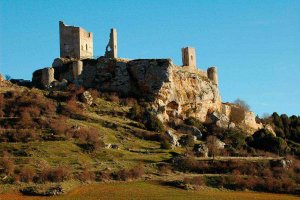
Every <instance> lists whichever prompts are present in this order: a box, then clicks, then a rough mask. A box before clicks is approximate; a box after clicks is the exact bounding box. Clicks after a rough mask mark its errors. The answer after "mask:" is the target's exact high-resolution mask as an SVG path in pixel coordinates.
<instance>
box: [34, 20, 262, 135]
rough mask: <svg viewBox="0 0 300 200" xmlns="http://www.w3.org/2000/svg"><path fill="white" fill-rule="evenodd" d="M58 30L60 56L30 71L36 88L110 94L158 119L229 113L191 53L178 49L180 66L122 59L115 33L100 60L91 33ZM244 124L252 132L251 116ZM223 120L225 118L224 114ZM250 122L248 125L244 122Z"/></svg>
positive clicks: (214, 76)
mask: <svg viewBox="0 0 300 200" xmlns="http://www.w3.org/2000/svg"><path fill="white" fill-rule="evenodd" d="M59 27H60V58H56V59H54V61H53V63H52V67H46V68H44V69H40V70H36V71H35V72H34V73H33V78H32V82H33V84H34V85H35V86H36V87H41V88H47V89H50V90H55V89H57V88H56V86H60V87H58V88H60V89H61V86H65V85H66V84H67V83H74V84H76V85H78V86H83V87H85V88H95V89H97V90H99V91H101V92H116V93H118V94H120V95H122V96H134V97H137V98H143V99H144V100H146V101H148V102H149V104H150V105H151V107H152V110H153V112H155V113H156V115H157V116H158V118H159V119H160V120H161V121H169V120H172V119H174V118H179V119H185V118H187V117H196V118H198V119H200V120H201V121H206V120H207V116H208V115H209V114H211V113H214V112H218V113H221V115H226V116H227V115H230V113H231V112H229V110H230V108H231V107H232V106H231V105H226V106H225V107H226V108H227V109H224V108H225V107H224V104H223V103H222V101H221V96H220V93H219V87H218V73H217V68H216V67H209V68H208V69H207V71H204V70H201V69H198V68H197V63H196V50H195V48H193V47H185V48H182V49H181V53H182V66H177V65H175V64H174V63H173V62H172V60H171V59H134V60H129V59H123V58H119V57H118V46H117V30H116V29H111V30H110V37H109V41H108V44H107V46H106V50H105V53H104V55H103V56H100V57H99V58H93V34H92V33H91V32H87V31H85V30H84V29H82V28H80V27H74V26H66V25H65V24H64V23H63V22H60V23H59ZM245 116H247V119H245V120H247V121H249V123H248V122H247V123H248V124H249V125H251V128H253V129H256V128H257V124H256V123H253V122H255V115H254V114H253V113H251V112H249V113H248V114H247V115H245ZM227 118H229V116H227ZM250 121H251V123H250Z"/></svg>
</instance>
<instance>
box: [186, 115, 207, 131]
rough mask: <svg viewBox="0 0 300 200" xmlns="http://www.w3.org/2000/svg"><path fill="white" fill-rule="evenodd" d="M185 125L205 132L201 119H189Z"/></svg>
mask: <svg viewBox="0 0 300 200" xmlns="http://www.w3.org/2000/svg"><path fill="white" fill-rule="evenodd" d="M184 123H185V124H186V125H190V126H195V127H196V128H198V129H199V130H200V131H201V132H203V131H205V126H204V125H203V124H202V122H201V121H200V120H199V119H197V118H195V117H189V118H187V119H185V120H184Z"/></svg>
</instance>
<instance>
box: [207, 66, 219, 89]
mask: <svg viewBox="0 0 300 200" xmlns="http://www.w3.org/2000/svg"><path fill="white" fill-rule="evenodd" d="M207 77H208V78H209V79H210V80H211V81H212V82H213V83H214V84H216V85H218V72H217V68H216V67H209V68H208V69H207Z"/></svg>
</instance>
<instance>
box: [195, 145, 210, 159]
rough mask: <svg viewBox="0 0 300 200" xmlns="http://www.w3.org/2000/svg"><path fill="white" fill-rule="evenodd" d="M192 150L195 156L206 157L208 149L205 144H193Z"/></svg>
mask: <svg viewBox="0 0 300 200" xmlns="http://www.w3.org/2000/svg"><path fill="white" fill-rule="evenodd" d="M193 150H194V151H195V153H196V155H197V156H200V157H208V148H207V146H206V145H205V144H195V145H194V149H193Z"/></svg>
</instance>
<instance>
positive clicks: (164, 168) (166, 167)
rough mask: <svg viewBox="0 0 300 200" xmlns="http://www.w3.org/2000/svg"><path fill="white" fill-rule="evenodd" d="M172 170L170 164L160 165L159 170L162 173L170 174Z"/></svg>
mask: <svg viewBox="0 0 300 200" xmlns="http://www.w3.org/2000/svg"><path fill="white" fill-rule="evenodd" d="M172 170H173V168H172V166H171V165H169V164H165V163H162V164H159V165H158V171H159V172H160V173H162V174H169V173H171V172H172Z"/></svg>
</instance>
